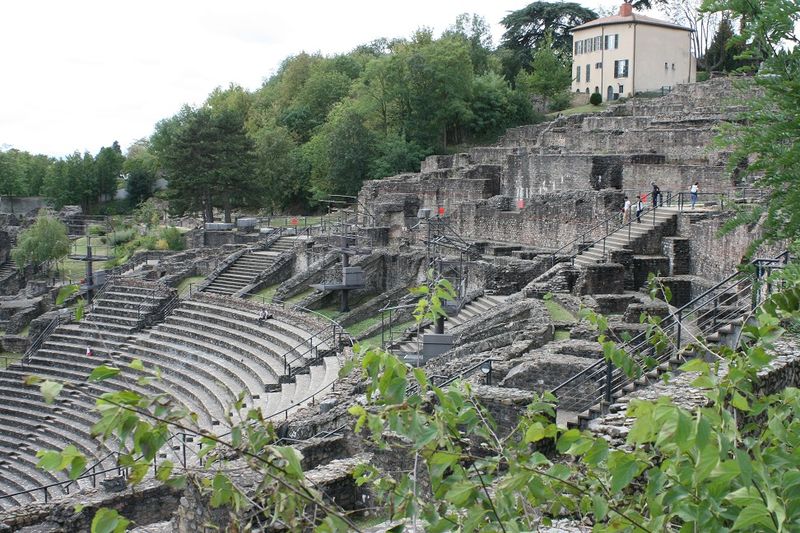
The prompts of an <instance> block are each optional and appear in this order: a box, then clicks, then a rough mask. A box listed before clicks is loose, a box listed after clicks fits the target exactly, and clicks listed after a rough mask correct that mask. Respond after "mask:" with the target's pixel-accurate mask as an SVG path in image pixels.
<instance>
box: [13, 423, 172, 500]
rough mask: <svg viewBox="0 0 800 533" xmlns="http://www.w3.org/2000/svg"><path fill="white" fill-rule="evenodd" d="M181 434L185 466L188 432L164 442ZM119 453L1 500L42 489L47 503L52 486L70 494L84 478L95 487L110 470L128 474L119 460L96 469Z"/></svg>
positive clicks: (154, 459) (111, 454)
mask: <svg viewBox="0 0 800 533" xmlns="http://www.w3.org/2000/svg"><path fill="white" fill-rule="evenodd" d="M179 435H181V436H183V439H182V443H183V448H184V449H183V466H184V467H185V466H186V438H185V437H186V433H184V432H178V433H172V434H170V437H169V439H167V440H166V442H165V443H164V444H165V445H166V444H169V443H170V442H172V440H173V439H175V438H176V437H178V436H179ZM119 455H120V452H117V451H112V452H109V453H108V454H106V455H105V456H104V457H103V458H102V459H98V460H97V461H95V462H94V463H93V464H92V466H89V467H85V468H84V473H83V474H81V475H80V476H78V477H76V478H75V479H65V480H63V481H56V482H53V483H48V484H46V485H40V486H38V487H34V488H31V489H26V490H22V491H18V492H14V493H12V494H2V495H0V500H3V499H6V498H13V497H15V496H21V495H23V494H31V493H33V492H36V491H39V490H42V491H44V501H45V503H47V501H48V499H49V493H48V492H47V491H48V489H51V488H54V487H60V488H61V490H62V491H63V493H64V494H69V487H70V486H71V485H72V484H73V483H77V482H78V481H80V480H82V479H88V478H92V486H93V487H94V486H96V478H97V476H99V475H102V474H107V473H108V472H113V471H115V470H116V471H117V473H124V474H125V475H126V476H127V471H128V469H127V467H123V466H119V462H118V461H117V466H114V467H111V468H106V469H103V470H96V468H97V467H98V466H100V465H101V464H102V463H103V462H104V461H106V460H107V459H108V458H109V457H113V456H116V457H117V458H119ZM156 464H157V456H156V457H153V466H154V468H155V465H156Z"/></svg>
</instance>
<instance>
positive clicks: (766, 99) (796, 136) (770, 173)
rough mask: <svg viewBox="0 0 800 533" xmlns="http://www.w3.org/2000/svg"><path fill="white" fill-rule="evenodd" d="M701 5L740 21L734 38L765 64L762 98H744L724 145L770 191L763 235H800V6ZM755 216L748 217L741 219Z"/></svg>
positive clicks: (759, 79) (741, 0) (713, 1)
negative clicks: (742, 112) (739, 116)
mask: <svg viewBox="0 0 800 533" xmlns="http://www.w3.org/2000/svg"><path fill="white" fill-rule="evenodd" d="M703 9H705V10H707V11H709V12H727V13H730V14H731V16H733V17H735V18H738V19H739V20H740V21H741V31H740V36H739V37H738V38H736V39H735V42H743V43H747V52H746V53H745V54H744V55H745V56H746V58H747V59H748V60H750V61H753V62H754V63H755V64H759V63H760V65H761V67H760V70H759V72H758V74H757V75H756V77H755V83H756V84H757V85H758V86H759V87H760V88H761V89H762V90H763V96H762V97H760V98H756V99H753V100H751V101H748V102H746V103H747V104H748V105H749V106H750V111H749V112H748V113H747V114H746V115H745V117H743V118H744V120H742V121H740V122H738V123H736V124H730V125H729V126H728V127H727V128H725V129H724V130H723V136H722V137H721V138H720V140H719V142H720V144H722V145H724V146H726V148H732V149H733V154H732V156H731V157H730V161H731V164H736V163H739V162H742V161H746V162H747V163H748V164H747V168H746V169H745V174H746V175H750V176H752V177H753V178H754V180H755V183H756V184H758V185H759V186H761V187H763V188H764V189H765V191H766V194H767V203H766V220H765V223H764V230H765V238H766V239H768V240H773V241H777V240H783V239H788V240H790V241H796V240H797V239H798V237H800V209H798V206H800V157H798V150H797V146H798V145H800V121H798V120H797V110H798V109H800V81H798V80H800V48H799V47H797V46H794V47H787V46H786V43H797V42H798V41H800V37H799V36H798V34H797V28H798V27H799V26H798V24H800V5H798V4H797V3H796V2H794V1H793V0H774V1H769V2H749V1H745V0H706V2H704V4H703ZM746 218H750V219H752V218H753V217H744V218H742V220H744V219H746Z"/></svg>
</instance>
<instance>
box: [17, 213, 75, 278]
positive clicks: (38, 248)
mask: <svg viewBox="0 0 800 533" xmlns="http://www.w3.org/2000/svg"><path fill="white" fill-rule="evenodd" d="M68 253H69V237H68V236H67V227H66V226H64V224H63V223H61V222H60V221H59V220H57V219H56V218H54V217H52V216H50V215H48V214H47V213H46V212H45V211H42V212H40V213H39V216H38V217H36V222H34V223H33V225H32V226H31V227H29V228H27V229H26V230H24V231H23V232H22V233H20V235H19V238H18V239H17V246H16V247H15V248H14V249H13V250H12V252H11V257H12V258H13V260H14V262H15V263H16V264H17V265H18V266H19V267H20V268H22V267H24V266H25V265H33V266H36V267H38V266H39V265H44V266H45V268H46V269H49V268H50V267H51V266H52V264H53V263H54V262H55V261H58V260H59V259H62V258H63V257H65V256H66V255H67V254H68Z"/></svg>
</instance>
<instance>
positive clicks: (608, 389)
mask: <svg viewBox="0 0 800 533" xmlns="http://www.w3.org/2000/svg"><path fill="white" fill-rule="evenodd" d="M612 372H613V366H612V364H611V360H608V361H606V402H608V404H609V405H611V374H612Z"/></svg>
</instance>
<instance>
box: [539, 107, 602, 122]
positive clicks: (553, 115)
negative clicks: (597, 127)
mask: <svg viewBox="0 0 800 533" xmlns="http://www.w3.org/2000/svg"><path fill="white" fill-rule="evenodd" d="M606 109H607V108H606V105H605V104H600V105H592V104H586V105H580V106H578V107H570V108H569V109H565V110H563V111H558V112H556V113H548V114H547V115H546V116H547V118H549V119H554V118H557V117H558V116H559V115H561V116H562V117H566V116H569V115H577V114H580V113H600V112H602V111H605V110H606Z"/></svg>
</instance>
